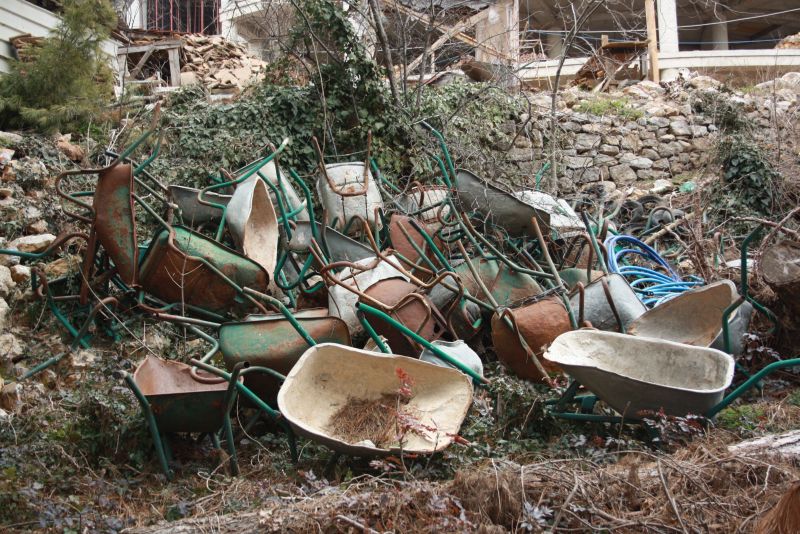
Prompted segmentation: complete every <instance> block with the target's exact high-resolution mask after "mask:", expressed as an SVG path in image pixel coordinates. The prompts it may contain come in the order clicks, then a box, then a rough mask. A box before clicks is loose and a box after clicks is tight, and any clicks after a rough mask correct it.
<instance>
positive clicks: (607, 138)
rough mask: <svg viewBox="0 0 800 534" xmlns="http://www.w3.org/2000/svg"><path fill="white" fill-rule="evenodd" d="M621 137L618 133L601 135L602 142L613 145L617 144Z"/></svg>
mask: <svg viewBox="0 0 800 534" xmlns="http://www.w3.org/2000/svg"><path fill="white" fill-rule="evenodd" d="M621 140H622V137H621V136H619V135H604V136H603V144H604V145H614V146H619V143H620V141H621Z"/></svg>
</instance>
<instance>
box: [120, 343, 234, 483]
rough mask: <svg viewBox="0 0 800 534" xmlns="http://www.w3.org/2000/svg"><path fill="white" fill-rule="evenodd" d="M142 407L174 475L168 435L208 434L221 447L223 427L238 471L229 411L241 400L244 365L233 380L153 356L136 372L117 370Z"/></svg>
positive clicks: (165, 463) (167, 471)
mask: <svg viewBox="0 0 800 534" xmlns="http://www.w3.org/2000/svg"><path fill="white" fill-rule="evenodd" d="M116 376H118V377H119V378H124V379H125V382H126V384H127V385H128V387H129V388H130V389H131V391H133V394H134V395H135V396H136V399H137V400H138V401H139V404H140V406H141V408H142V413H143V414H144V417H145V419H146V420H147V424H148V426H149V427H150V434H151V436H152V438H153V445H154V446H155V448H156V453H157V454H158V459H159V462H160V463H161V468H162V469H163V470H164V474H165V475H166V476H167V478H170V477H171V474H172V472H171V470H170V468H169V464H168V451H169V448H168V447H167V445H166V443H165V440H166V434H168V433H181V432H185V433H201V434H209V435H210V436H211V439H212V441H213V442H214V446H215V447H217V448H219V441H218V438H217V432H219V431H220V430H224V432H225V436H226V441H227V445H228V453H229V454H230V462H231V463H230V465H231V471H232V472H233V473H234V474H238V472H239V468H238V466H237V464H236V449H235V446H234V442H233V431H232V430H231V419H230V411H231V407H232V406H233V402H234V400H235V399H236V382H237V381H238V380H239V368H237V369H236V370H235V371H234V373H233V374H232V375H231V378H230V380H224V379H220V378H219V377H217V376H215V375H212V374H209V373H206V372H203V371H197V370H195V369H193V368H192V367H191V366H190V365H186V364H185V363H180V362H174V361H169V360H162V359H160V358H156V357H154V356H148V357H147V358H145V360H144V361H143V362H142V363H141V364H140V365H139V367H137V368H136V371H135V372H134V373H133V375H130V374H129V373H126V372H125V371H117V373H116Z"/></svg>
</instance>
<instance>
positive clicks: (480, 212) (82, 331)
mask: <svg viewBox="0 0 800 534" xmlns="http://www.w3.org/2000/svg"><path fill="white" fill-rule="evenodd" d="M425 126H426V128H427V131H428V133H429V135H431V139H432V140H434V141H435V145H436V146H438V150H437V151H436V152H435V153H432V154H431V158H432V160H431V161H432V168H433V169H434V170H435V171H436V172H435V173H434V176H433V178H430V179H428V180H427V181H426V182H425V183H424V184H423V183H420V182H411V183H408V184H405V185H404V187H402V188H401V187H400V186H399V185H397V184H395V183H394V182H393V181H392V180H391V179H389V178H387V177H386V176H384V175H382V174H381V172H380V170H379V168H378V166H377V164H376V162H375V159H374V158H373V157H372V155H371V153H370V152H371V148H370V145H371V142H370V140H368V141H367V147H366V150H365V152H364V154H363V156H364V158H363V160H362V161H346V162H327V163H326V161H325V158H324V156H323V154H322V151H321V150H320V149H319V146H318V144H317V142H316V140H312V144H313V145H314V147H315V148H316V151H317V155H318V159H319V165H318V169H317V176H316V195H314V194H312V191H311V190H310V188H309V187H308V186H307V184H306V181H304V180H303V179H301V177H300V176H299V175H298V174H297V172H295V171H294V170H293V169H287V168H283V167H282V166H281V165H280V154H281V152H282V151H283V150H284V149H285V147H286V145H287V144H288V140H284V142H283V143H282V144H281V145H280V146H278V147H277V148H274V147H273V148H272V149H271V153H270V154H269V155H268V156H266V157H264V158H262V159H259V160H258V161H255V162H253V163H251V164H249V165H247V166H245V167H244V168H242V169H239V170H237V171H235V172H233V173H228V172H225V171H222V172H221V173H220V175H219V176H216V177H212V178H211V179H210V180H209V182H210V185H208V186H207V187H205V188H203V189H193V188H189V187H183V186H177V185H164V184H163V183H161V182H160V181H159V180H158V179H157V178H156V177H155V176H153V175H152V174H151V173H150V172H149V171H148V166H149V164H150V163H151V162H152V161H153V160H154V158H155V157H156V155H157V153H158V149H159V147H160V144H161V139H162V137H161V135H160V134H159V133H158V132H157V129H156V128H155V127H153V128H151V129H150V130H148V131H147V132H145V133H144V134H143V135H142V136H141V137H140V138H139V139H137V140H136V141H135V142H134V143H132V144H131V145H130V146H129V147H127V148H126V149H125V150H124V151H123V152H122V153H120V154H114V153H108V154H107V156H108V158H109V160H110V164H109V165H108V166H106V167H104V168H100V169H87V170H77V171H68V172H64V173H62V174H61V175H60V176H59V177H58V178H57V184H56V188H57V191H58V195H59V196H60V197H61V199H62V201H63V208H64V212H65V213H66V214H67V215H68V216H70V217H71V218H72V219H74V220H75V221H76V226H75V227H70V230H69V232H68V233H67V232H65V233H63V234H62V235H60V236H59V237H58V238H57V239H56V241H55V242H54V243H53V244H52V245H51V246H50V247H49V248H48V249H47V250H45V251H44V252H41V253H26V252H20V251H16V250H2V251H0V253H2V254H12V255H16V256H20V257H21V261H23V262H27V263H28V264H30V265H31V266H32V278H31V283H32V285H33V288H34V290H35V291H36V292H37V294H38V295H40V296H41V297H42V298H43V299H45V301H46V302H47V305H48V306H49V308H50V309H51V310H52V312H53V313H54V315H55V317H56V318H57V319H58V321H60V323H61V324H63V326H64V327H65V328H66V330H67V331H68V332H69V336H70V337H71V343H70V344H69V346H68V347H67V348H66V350H65V351H64V352H62V353H60V354H57V355H55V356H53V357H52V358H50V359H48V360H46V361H44V362H42V363H41V364H39V365H37V366H36V367H33V368H31V369H30V370H29V371H27V372H26V373H25V375H24V376H23V377H22V379H27V378H29V377H31V376H33V375H35V374H36V373H38V372H40V371H42V370H43V369H45V368H46V367H48V366H50V365H53V364H55V363H57V362H58V361H59V360H60V359H62V358H63V357H64V356H65V355H67V354H69V353H70V352H71V351H74V350H77V349H79V348H81V347H88V346H89V343H90V340H91V337H90V335H89V334H90V332H100V331H104V332H106V333H108V334H109V335H110V336H112V337H113V338H116V339H119V338H121V337H122V336H124V335H125V332H127V331H128V327H127V325H130V324H133V323H134V322H135V321H141V320H142V318H145V319H148V320H154V321H162V322H167V323H174V324H175V325H179V326H180V327H181V328H182V329H184V330H185V331H187V332H189V333H190V335H192V336H195V337H197V338H201V339H203V340H205V341H206V342H207V343H208V345H209V347H208V350H207V351H205V352H204V354H202V355H200V354H198V355H196V357H195V358H193V359H191V360H189V361H187V362H179V361H174V360H167V359H162V358H161V357H159V356H157V355H155V354H151V355H149V356H147V357H146V358H145V359H144V361H142V362H141V363H140V364H139V365H138V367H137V368H136V369H135V371H134V372H132V373H128V372H126V371H118V372H117V373H116V377H117V378H118V379H121V380H124V381H125V382H126V383H127V385H128V386H129V387H130V389H131V390H132V391H133V393H134V395H135V397H136V398H137V399H138V402H139V403H140V405H141V408H142V412H143V414H144V418H145V421H146V424H147V425H148V426H149V429H150V432H151V434H152V438H153V441H154V444H155V448H156V451H157V454H158V457H159V460H160V463H161V466H162V468H163V470H164V472H165V473H166V475H167V476H168V477H169V476H171V474H172V471H171V470H170V467H169V460H170V454H171V453H170V449H169V446H168V442H167V440H166V436H167V435H168V434H171V433H184V432H185V433H199V434H201V435H207V436H209V437H210V439H211V440H212V442H213V443H214V445H215V446H216V447H220V442H221V441H224V442H225V443H226V446H227V448H228V452H229V453H230V457H231V469H232V471H233V472H234V473H236V472H237V461H236V451H235V448H234V441H235V440H234V435H233V428H232V422H231V414H232V412H233V411H234V410H236V409H240V407H247V409H248V410H250V412H251V413H255V415H254V416H253V417H251V419H250V421H249V422H248V425H251V424H253V422H254V421H256V420H257V419H258V418H259V417H267V418H269V419H271V420H273V421H275V422H276V423H277V424H278V425H279V426H280V427H281V428H282V429H283V430H284V431H285V432H286V434H287V435H288V443H289V446H290V450H291V454H292V457H293V459H294V460H295V461H296V460H297V448H296V444H295V436H296V435H301V436H304V437H306V438H308V439H311V440H314V441H317V442H319V443H322V444H324V445H326V446H328V447H330V448H331V449H332V450H333V451H334V453H335V454H350V455H355V456H379V455H388V454H393V453H397V452H399V451H402V452H404V453H416V454H430V453H433V452H435V451H438V450H441V449H443V448H445V447H447V446H449V445H450V444H451V443H453V442H454V441H458V439H459V438H458V432H459V428H460V426H461V423H462V422H463V420H464V417H465V416H466V414H467V412H468V410H469V409H470V406H471V404H472V395H473V388H474V387H485V386H486V385H487V384H488V383H489V381H488V379H487V378H485V377H484V373H483V364H484V362H485V361H486V358H487V357H492V356H491V355H492V354H493V355H495V356H496V358H497V359H498V360H499V361H500V362H501V363H502V364H503V365H504V366H505V367H506V369H507V370H508V372H510V373H512V374H514V375H516V376H518V377H520V378H522V379H525V380H529V381H532V382H535V383H540V384H547V385H550V386H553V385H554V383H555V382H554V378H556V377H559V376H564V375H566V376H568V377H569V378H570V379H571V382H570V383H569V384H570V385H569V386H568V387H567V388H566V389H565V390H564V389H563V388H562V389H560V390H559V391H560V394H558V395H557V394H555V392H554V395H553V397H554V398H553V399H552V400H551V401H549V402H548V403H547V408H548V411H549V413H551V414H552V415H553V416H556V417H561V418H566V419H572V420H582V421H599V422H622V421H625V422H630V423H636V422H637V421H639V420H641V418H642V417H643V416H644V414H647V413H652V412H660V411H662V412H663V413H665V414H667V415H674V416H685V415H687V414H697V415H701V416H704V417H706V418H709V419H711V418H713V417H714V416H715V414H717V413H718V412H719V411H720V410H721V409H722V408H724V407H725V406H727V405H728V404H730V403H731V402H732V401H733V400H734V399H736V398H737V397H739V396H741V395H742V393H743V392H745V391H746V390H748V389H749V388H751V387H754V386H756V385H757V384H758V383H759V381H760V380H761V379H762V378H763V377H764V376H765V375H767V374H769V373H771V372H774V371H776V370H777V369H780V368H785V367H790V366H796V365H800V359H792V360H784V361H780V362H776V363H773V364H770V365H768V366H766V367H765V368H763V369H762V370H760V371H759V372H757V373H755V374H753V375H752V376H749V378H747V379H746V380H745V381H744V382H743V383H742V384H741V385H740V386H739V387H738V388H736V389H734V390H733V391H728V389H729V387H730V385H731V383H732V380H733V376H734V373H735V372H743V370H741V369H738V367H737V364H736V360H735V357H736V356H739V355H741V353H742V352H743V350H744V347H743V343H742V335H743V333H744V332H746V331H747V329H748V325H749V323H750V321H751V317H752V316H753V315H754V314H756V313H758V314H763V315H764V317H765V318H766V319H768V320H770V321H772V322H773V323H774V322H775V317H774V316H773V315H772V314H771V312H770V311H769V310H767V309H766V308H764V307H763V306H761V305H760V304H759V303H758V302H757V301H755V300H754V299H753V298H752V296H751V295H750V294H749V291H748V287H747V279H748V277H747V265H748V263H747V254H748V253H747V250H748V247H750V246H751V245H752V242H753V241H754V240H756V239H757V238H758V236H759V229H756V230H755V231H754V232H753V233H752V234H750V235H749V236H748V237H747V239H745V241H744V243H743V245H742V252H741V254H742V261H741V263H740V269H741V280H740V284H739V287H738V288H737V284H734V283H733V282H731V281H728V280H723V281H718V282H714V283H706V282H705V281H703V280H700V279H698V278H696V277H692V276H690V277H686V278H684V277H682V276H681V275H680V274H679V273H678V272H677V271H676V270H675V269H674V268H673V267H672V266H671V265H670V263H669V262H667V261H666V260H664V258H662V257H661V256H660V255H659V254H658V252H656V250H654V249H653V248H651V247H649V246H648V245H646V244H645V243H644V242H643V241H640V240H639V239H638V238H637V237H634V236H633V235H627V234H625V233H621V232H619V231H618V230H617V229H616V228H617V225H616V224H615V223H614V216H615V215H617V214H618V211H619V210H617V212H614V213H610V214H609V215H610V216H606V217H603V216H602V215H599V214H597V213H595V215H594V216H592V215H590V214H589V213H588V211H586V210H581V211H578V212H576V210H575V206H574V205H570V203H568V202H566V201H565V200H563V199H557V198H555V197H553V196H551V195H548V194H546V193H544V192H541V191H538V190H522V191H516V192H510V191H507V190H505V189H504V188H503V187H501V186H500V185H498V184H495V183H492V182H490V181H487V180H485V179H483V178H481V177H479V176H477V175H476V174H474V173H472V172H470V171H468V170H465V169H457V168H455V166H454V164H453V161H452V159H451V156H450V154H449V152H448V150H447V146H446V144H445V141H444V138H443V137H442V136H441V134H439V132H437V131H436V130H434V129H433V128H430V127H428V126H427V125H425ZM144 146H149V147H150V149H151V151H152V152H151V153H150V154H149V155H146V156H144V157H142V158H141V159H138V160H134V159H133V155H134V153H135V152H136V151H137V150H138V149H140V147H144ZM86 184H90V185H91V186H92V187H89V188H88V189H86V188H87V185H86ZM578 208H579V209H580V206H578ZM638 208H639V211H641V206H638ZM665 215H666V216H667V217H666V220H667V222H668V221H671V220H672V219H673V218H674V217H675V216H679V215H676V214H675V213H673V212H672V211H671V210H670V209H669V208H664V207H663V206H659V207H656V208H653V209H651V210H650V211H649V213H648V214H647V217H646V218H644V217H643V216H642V214H641V213H640V214H639V219H640V220H642V221H646V224H643V225H640V226H639V227H637V231H638V232H640V233H642V232H650V231H652V230H653V229H657V228H658V227H660V225H661V223H662V222H664V216H665ZM75 228H79V230H75ZM622 228H624V226H623V227H622ZM80 229H82V230H80ZM143 230H144V231H143ZM145 233H146V234H147V235H143V234H145ZM76 247H77V248H78V249H79V250H81V251H82V254H83V262H82V267H81V269H80V272H79V273H77V274H71V275H69V276H68V277H67V279H59V280H48V279H47V278H46V277H45V274H44V271H43V270H42V269H40V268H38V267H37V262H38V261H39V260H42V259H44V258H46V257H50V256H52V255H54V254H57V253H59V251H61V250H64V249H65V248H72V249H73V250H74V249H75V248H76ZM70 288H77V293H75V291H76V290H75V289H72V290H71V289H70ZM484 348H486V349H488V350H484ZM476 349H478V350H477V351H476ZM479 353H480V354H479ZM398 390H401V391H402V392H403V396H404V410H405V411H406V412H405V413H406V414H413V419H414V424H412V425H406V430H407V431H406V432H404V433H403V434H402V435H397V436H394V438H393V439H390V440H388V441H387V442H386V443H376V442H374V441H371V440H369V439H360V438H358V437H355V438H353V437H350V438H348V437H342V435H340V434H337V433H336V431H335V430H334V429H332V428H331V421H332V419H333V418H335V416H336V414H337V413H338V412H339V411H340V410H341V408H342V407H343V406H344V405H346V404H347V403H348V402H350V401H351V400H352V399H361V400H367V401H369V400H371V399H372V400H374V399H379V398H381V397H382V396H385V395H387V394H389V395H390V394H393V393H395V392H397V391H398ZM726 392H727V395H726ZM237 400H241V401H242V402H237ZM598 401H602V402H603V403H605V406H606V408H604V409H603V410H602V413H598V406H597V404H598ZM608 407H610V408H611V409H612V410H613V412H616V413H615V414H614V415H609V413H611V412H610V411H609V410H608ZM242 409H244V408H242ZM409 429H410V430H409Z"/></svg>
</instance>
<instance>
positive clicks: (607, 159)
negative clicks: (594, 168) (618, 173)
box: [594, 154, 619, 165]
mask: <svg viewBox="0 0 800 534" xmlns="http://www.w3.org/2000/svg"><path fill="white" fill-rule="evenodd" d="M617 163H619V162H618V161H617V160H616V159H615V158H612V157H611V156H606V155H604V154H599V155H597V156H595V157H594V164H595V165H617Z"/></svg>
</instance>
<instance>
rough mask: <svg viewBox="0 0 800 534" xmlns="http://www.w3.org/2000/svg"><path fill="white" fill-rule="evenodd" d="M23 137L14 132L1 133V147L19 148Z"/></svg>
mask: <svg viewBox="0 0 800 534" xmlns="http://www.w3.org/2000/svg"><path fill="white" fill-rule="evenodd" d="M22 140H23V137H22V136H21V135H19V134H17V133H14V132H0V145H8V146H17V145H18V144H20V143H22Z"/></svg>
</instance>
